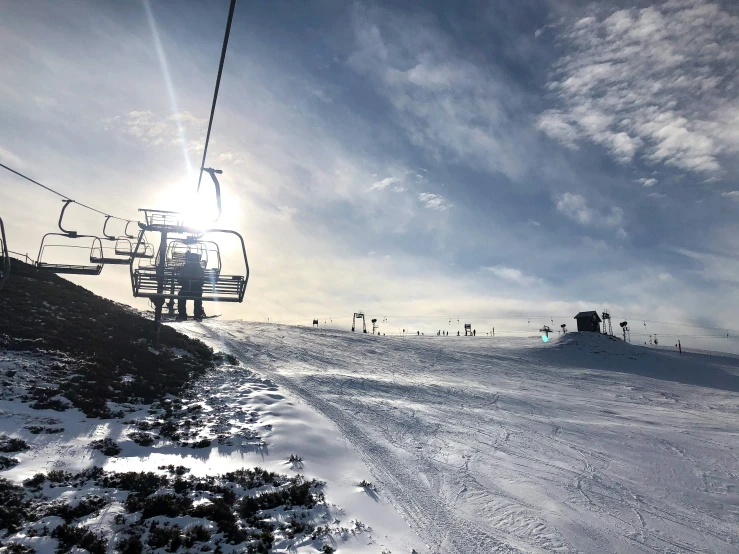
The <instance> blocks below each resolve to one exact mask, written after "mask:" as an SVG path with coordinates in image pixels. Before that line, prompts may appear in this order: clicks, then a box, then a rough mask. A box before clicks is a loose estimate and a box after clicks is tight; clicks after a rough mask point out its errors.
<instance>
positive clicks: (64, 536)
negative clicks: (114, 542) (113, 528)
mask: <svg viewBox="0 0 739 554" xmlns="http://www.w3.org/2000/svg"><path fill="white" fill-rule="evenodd" d="M51 537H52V538H53V539H57V540H58V541H59V546H58V547H57V552H59V553H62V552H69V551H70V550H71V549H72V547H74V546H77V547H79V548H84V549H85V550H87V551H88V552H89V553H90V554H105V550H106V547H107V545H108V541H107V540H105V538H103V537H99V536H97V535H96V534H94V533H93V532H92V531H90V530H89V529H87V528H85V527H74V526H72V525H67V524H66V523H65V524H63V525H59V526H57V527H55V528H54V530H53V531H52V532H51Z"/></svg>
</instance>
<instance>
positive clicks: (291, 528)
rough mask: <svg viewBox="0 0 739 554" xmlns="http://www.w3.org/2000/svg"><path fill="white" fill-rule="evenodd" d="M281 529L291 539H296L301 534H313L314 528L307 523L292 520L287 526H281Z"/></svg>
mask: <svg viewBox="0 0 739 554" xmlns="http://www.w3.org/2000/svg"><path fill="white" fill-rule="evenodd" d="M280 529H282V531H284V532H285V534H286V535H287V537H288V538H289V539H294V538H295V537H296V536H298V535H300V534H303V533H305V534H308V533H312V532H313V529H314V528H313V526H312V525H311V524H310V523H306V522H305V521H298V520H297V519H296V518H294V517H293V518H292V519H291V520H290V521H288V522H287V525H281V526H280Z"/></svg>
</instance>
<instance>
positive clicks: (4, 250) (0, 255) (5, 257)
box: [0, 217, 10, 290]
mask: <svg viewBox="0 0 739 554" xmlns="http://www.w3.org/2000/svg"><path fill="white" fill-rule="evenodd" d="M8 277H10V253H9V252H8V241H7V240H6V238H5V225H3V219H2V218H1V217H0V290H1V289H2V288H3V287H4V286H5V283H6V281H7V280H8Z"/></svg>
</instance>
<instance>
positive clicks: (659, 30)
mask: <svg viewBox="0 0 739 554" xmlns="http://www.w3.org/2000/svg"><path fill="white" fill-rule="evenodd" d="M606 10H607V11H606ZM559 40H560V41H561V43H562V44H564V45H565V47H567V49H568V51H567V52H566V53H565V54H564V55H563V56H562V57H561V58H560V59H559V60H558V61H557V62H556V63H555V64H554V66H553V71H552V78H551V80H550V81H549V83H548V84H547V88H548V90H549V91H550V92H551V94H552V96H553V98H554V99H555V100H556V102H557V104H558V106H557V107H556V108H552V109H548V110H545V111H544V112H542V113H541V114H540V115H539V117H538V121H537V126H538V128H539V129H540V130H541V131H543V132H544V133H546V134H547V135H548V136H550V137H551V138H553V139H555V140H557V141H558V142H560V143H561V144H562V145H563V146H565V147H567V148H577V145H578V143H579V142H581V141H584V140H588V141H591V142H593V143H595V144H598V145H601V146H603V147H604V148H605V149H606V151H608V152H609V153H610V154H611V156H612V157H613V158H614V159H616V160H617V161H619V162H623V163H626V162H630V161H632V160H633V159H635V158H637V157H638V158H641V159H642V160H644V161H645V162H647V163H651V164H657V163H663V164H666V165H669V166H673V167H676V168H678V169H679V170H682V171H684V172H691V173H699V174H707V175H709V176H710V175H712V174H718V173H721V172H722V167H721V164H720V161H719V159H720V158H719V157H720V155H721V154H726V153H737V152H739V131H737V124H738V123H739V100H737V98H736V92H735V86H734V85H732V83H735V82H736V80H737V78H738V77H739V66H737V65H736V64H735V63H733V62H732V60H736V59H737V57H739V17H737V16H735V15H732V14H730V13H728V12H726V11H724V10H722V9H721V8H720V7H719V5H718V4H714V3H712V2H709V1H708V0H670V1H668V2H663V3H660V4H658V5H655V6H651V7H647V8H644V9H636V8H633V9H628V10H620V11H612V9H604V10H602V11H600V12H598V13H596V14H594V15H592V16H588V17H585V18H581V19H579V20H578V21H576V22H574V23H571V24H570V25H569V26H564V27H560V33H559ZM648 181H650V180H649V179H646V180H645V181H644V182H643V183H642V184H644V185H645V186H651V184H654V183H651V184H647V182H648ZM655 182H656V181H655Z"/></svg>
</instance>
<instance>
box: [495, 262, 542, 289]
mask: <svg viewBox="0 0 739 554" xmlns="http://www.w3.org/2000/svg"><path fill="white" fill-rule="evenodd" d="M484 269H485V271H488V272H490V273H492V274H493V275H495V276H496V277H498V278H499V279H502V280H504V281H508V282H510V283H515V284H518V285H524V286H532V285H537V284H541V283H543V281H542V280H541V279H539V278H538V277H535V276H533V275H527V274H525V273H523V272H522V271H521V270H520V269H515V268H513V267H506V266H501V265H496V266H493V267H486V268H484Z"/></svg>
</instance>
